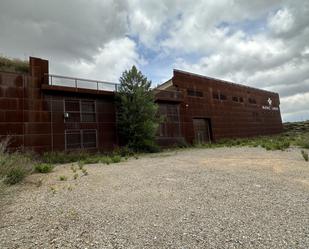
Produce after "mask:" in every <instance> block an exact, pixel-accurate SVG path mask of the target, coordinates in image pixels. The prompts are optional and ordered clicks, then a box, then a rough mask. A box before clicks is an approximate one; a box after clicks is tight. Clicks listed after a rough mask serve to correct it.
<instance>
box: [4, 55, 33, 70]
mask: <svg viewBox="0 0 309 249" xmlns="http://www.w3.org/2000/svg"><path fill="white" fill-rule="evenodd" d="M0 71H5V72H14V73H16V72H17V73H28V72H29V62H28V61H26V60H20V59H10V58H7V57H4V56H0Z"/></svg>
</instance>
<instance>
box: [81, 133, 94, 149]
mask: <svg viewBox="0 0 309 249" xmlns="http://www.w3.org/2000/svg"><path fill="white" fill-rule="evenodd" d="M96 147H97V133H96V130H84V131H83V148H96Z"/></svg>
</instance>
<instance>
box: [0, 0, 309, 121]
mask: <svg viewBox="0 0 309 249" xmlns="http://www.w3.org/2000/svg"><path fill="white" fill-rule="evenodd" d="M308 16H309V2H308V1H302V0H252V1H247V0H207V1H204V0H196V1H195V2H194V3H192V1H189V0H168V1H167V0H156V1H154V0H143V1H141V0H125V1H123V0H89V1H83V0H74V1H73V0H67V1H60V0H54V1H48V0H41V1H35V0H24V1H18V0H3V1H1V2H0V30H1V39H0V54H5V55H8V56H13V57H21V58H24V57H28V56H29V55H34V56H39V57H43V58H47V59H49V60H50V63H51V68H52V72H54V73H59V74H66V75H72V76H80V77H88V78H97V79H102V80H108V81H117V80H118V78H119V76H120V74H121V72H122V71H123V70H124V69H126V68H128V67H130V66H131V65H132V64H137V65H138V66H140V67H144V68H145V69H146V71H147V72H148V73H149V74H150V78H155V79H157V80H158V81H160V79H161V80H162V79H166V78H168V77H169V76H170V74H171V73H172V72H167V71H168V70H169V71H171V70H170V67H171V65H174V66H175V67H177V68H180V69H184V70H188V71H192V72H196V73H201V74H204V75H208V76H212V77H217V78H222V79H227V80H232V81H236V82H239V83H245V84H248V85H251V86H256V87H262V88H266V89H269V90H272V91H278V92H279V93H280V94H281V95H282V100H283V102H282V103H283V104H282V112H283V114H284V118H286V119H290V118H292V119H294V118H300V113H301V115H303V116H306V115H307V114H306V113H308V112H306V111H305V110H304V108H306V104H307V102H304V101H305V100H304V98H302V97H300V96H307V95H306V93H308V91H309V90H308V89H309V86H308V84H309V53H308V40H309V19H308ZM146 63H148V64H147V65H146ZM162 67H164V68H162ZM161 68H162V69H161ZM148 76H149V75H148ZM154 83H157V82H154ZM292 96H294V97H293V98H292ZM295 96H297V97H295ZM294 98H296V99H299V101H296V102H295V99H294ZM293 101H294V102H293ZM289 103H290V104H291V105H293V106H294V109H292V110H290V109H288V106H289ZM303 103H305V104H303ZM293 113H294V114H295V115H294V114H293ZM296 113H298V114H296ZM306 117H307V118H309V114H308V115H307V116H306Z"/></svg>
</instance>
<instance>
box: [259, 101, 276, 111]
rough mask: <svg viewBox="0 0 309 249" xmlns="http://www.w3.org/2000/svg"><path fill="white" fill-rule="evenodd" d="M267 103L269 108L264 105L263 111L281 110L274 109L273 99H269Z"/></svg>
mask: <svg viewBox="0 0 309 249" xmlns="http://www.w3.org/2000/svg"><path fill="white" fill-rule="evenodd" d="M267 102H268V106H267V105H263V106H262V109H264V110H273V111H278V110H279V107H273V106H272V104H273V101H272V99H271V98H268V100H267Z"/></svg>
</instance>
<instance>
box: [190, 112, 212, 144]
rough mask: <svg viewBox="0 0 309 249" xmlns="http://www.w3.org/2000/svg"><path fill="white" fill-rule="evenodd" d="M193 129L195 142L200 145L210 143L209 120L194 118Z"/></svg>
mask: <svg viewBox="0 0 309 249" xmlns="http://www.w3.org/2000/svg"><path fill="white" fill-rule="evenodd" d="M193 129H194V136H195V142H196V143H199V144H203V143H210V142H211V138H210V124H209V120H208V119H204V118H194V119H193Z"/></svg>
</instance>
